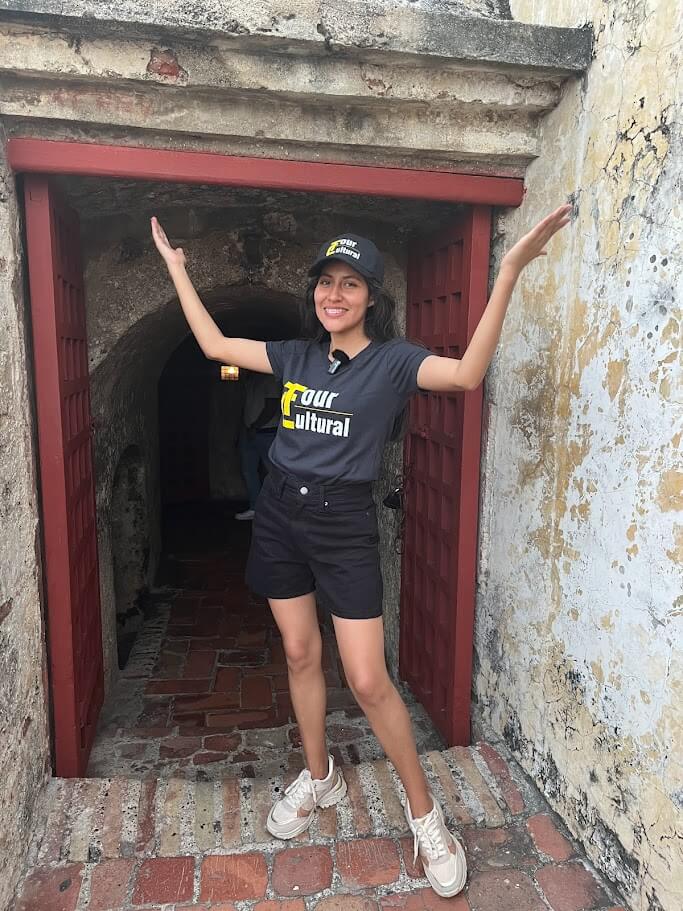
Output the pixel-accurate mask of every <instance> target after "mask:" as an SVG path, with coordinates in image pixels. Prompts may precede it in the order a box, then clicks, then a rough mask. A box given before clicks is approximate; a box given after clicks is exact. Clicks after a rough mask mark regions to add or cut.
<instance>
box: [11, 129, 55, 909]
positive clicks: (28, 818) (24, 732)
mask: <svg viewBox="0 0 683 911" xmlns="http://www.w3.org/2000/svg"><path fill="white" fill-rule="evenodd" d="M21 256H22V251H21V231H20V217H19V201H18V199H17V196H16V187H15V182H14V178H13V176H12V175H11V174H10V173H9V171H8V169H7V165H6V162H5V136H4V132H3V131H2V129H1V128H0V388H1V389H2V399H1V404H0V782H2V784H1V785H0V790H1V791H2V799H0V858H2V876H0V908H6V907H9V901H10V898H11V895H12V891H13V889H14V884H15V882H16V881H17V879H18V877H19V876H20V874H21V871H22V868H23V865H24V862H25V853H26V849H27V847H28V842H29V838H30V836H31V832H32V828H33V826H32V823H33V812H34V809H35V806H36V801H37V800H38V798H39V797H40V794H41V792H42V790H43V787H44V786H45V784H46V781H47V776H48V775H49V771H50V765H49V737H48V724H47V705H46V701H47V694H46V686H45V674H44V667H45V664H44V662H45V650H44V644H43V636H44V629H43V622H42V616H41V599H40V582H41V558H40V533H39V527H38V500H37V492H36V470H35V464H34V456H35V445H34V444H35V439H34V421H33V418H32V415H33V405H32V395H33V393H32V389H31V386H30V380H29V376H28V370H27V358H28V351H27V349H28V333H29V329H28V317H27V311H26V307H27V299H26V295H25V293H24V282H25V275H24V270H23V267H22V261H21Z"/></svg>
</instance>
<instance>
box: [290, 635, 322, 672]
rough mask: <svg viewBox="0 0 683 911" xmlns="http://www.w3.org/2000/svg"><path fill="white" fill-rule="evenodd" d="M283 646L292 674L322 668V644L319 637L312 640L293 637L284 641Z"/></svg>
mask: <svg viewBox="0 0 683 911" xmlns="http://www.w3.org/2000/svg"><path fill="white" fill-rule="evenodd" d="M282 644H283V646H284V650H285V658H286V659H287V668H288V670H289V672H290V673H292V674H301V673H306V672H307V671H310V670H313V669H315V668H318V667H320V666H321V664H322V643H321V641H320V638H319V637H318V638H315V637H313V638H310V639H302V638H297V637H292V638H290V639H284V640H283V643H282Z"/></svg>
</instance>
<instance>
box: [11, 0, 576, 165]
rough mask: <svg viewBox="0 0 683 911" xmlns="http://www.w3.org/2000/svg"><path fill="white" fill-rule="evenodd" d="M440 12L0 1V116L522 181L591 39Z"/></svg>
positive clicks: (129, 137) (361, 6)
mask: <svg viewBox="0 0 683 911" xmlns="http://www.w3.org/2000/svg"><path fill="white" fill-rule="evenodd" d="M486 5H487V6H488V4H486ZM12 9H14V11H15V12H14V13H12V14H11V15H10V11H11V10H12ZM441 9H442V11H441V12H435V10H434V8H433V7H432V6H431V5H417V4H412V3H409V2H406V3H403V4H392V3H357V2H354V0H344V2H343V3H334V4H327V3H326V4H322V5H319V4H314V3H309V4H304V5H302V4H291V5H290V6H289V7H286V6H283V5H282V4H280V3H276V4H273V3H271V4H262V3H259V4H255V3H242V4H233V5H231V7H230V10H229V12H226V11H225V10H224V9H223V7H222V6H220V7H219V5H218V4H214V3H208V4H207V3H205V2H202V3H194V2H189V0H188V2H184V3H180V4H178V3H157V4H155V5H154V6H153V7H149V6H146V5H140V4H138V3H130V2H127V0H121V2H119V3H114V2H112V3H88V2H84V3H83V2H81V3H78V2H76V3H72V4H70V3H61V2H60V3H52V2H44V3H16V4H13V3H7V2H5V3H3V0H0V78H1V79H2V86H3V91H2V96H1V98H0V116H2V117H3V118H5V119H7V121H8V123H9V124H10V126H11V129H12V130H13V131H14V130H16V131H18V132H22V130H23V131H24V132H25V131H26V128H27V126H28V131H29V132H30V133H31V134H32V135H35V131H36V127H37V126H38V123H37V122H38V121H40V122H41V128H42V129H43V130H45V131H46V133H47V134H49V135H51V136H53V137H54V138H57V137H59V136H62V135H64V134H65V133H66V135H70V136H72V137H74V138H76V137H78V136H79V134H80V136H82V135H83V133H82V131H84V130H85V131H86V134H87V136H88V137H89V138H90V139H96V138H100V139H102V138H104V137H103V136H102V135H100V134H101V132H102V131H110V132H111V131H112V130H113V131H114V132H115V134H116V138H117V140H119V141H120V140H121V139H125V141H126V143H127V144H131V143H135V144H139V143H152V144H154V145H156V146H158V145H163V144H165V143H167V142H168V138H169V134H172V135H173V136H174V140H175V142H174V144H175V146H176V147H177V148H184V149H212V150H215V151H223V152H228V153H233V154H234V153H235V152H237V153H240V152H241V153H242V154H256V155H259V156H267V155H271V156H273V157H276V158H283V157H290V156H291V157H295V158H303V159H313V160H327V161H330V160H334V161H354V160H363V161H365V162H370V163H372V162H374V161H378V160H379V161H381V162H382V163H383V164H387V165H389V164H393V165H401V164H406V163H407V164H409V165H410V164H413V166H414V165H415V163H418V164H419V166H421V167H424V166H425V164H427V163H429V165H430V167H443V166H446V167H450V168H454V167H457V168H458V169H460V170H464V171H472V172H477V173H490V172H492V171H493V172H495V173H497V174H502V173H505V174H513V175H515V174H520V173H522V171H523V168H524V166H525V164H526V163H527V162H528V161H530V160H532V159H533V158H534V157H535V155H536V154H537V132H538V119H539V115H540V114H541V113H543V112H544V111H547V110H550V109H551V108H552V107H554V105H555V104H556V103H557V99H558V97H559V91H560V86H561V84H562V82H563V81H564V80H565V79H566V78H567V76H568V74H570V73H572V72H575V71H577V70H580V69H582V68H584V67H585V66H586V65H587V63H588V61H589V59H590V41H591V36H590V33H589V32H588V31H581V30H576V29H565V30H557V29H538V28H536V27H534V26H529V25H523V24H519V23H514V22H511V21H509V20H499V19H492V18H484V17H482V16H478V15H476V16H473V15H470V16H466V17H462V16H456V15H453V12H452V10H451V7H442V8H441ZM492 9H493V10H495V7H493V6H492ZM3 10H4V12H3ZM22 10H23V12H20V11H22ZM27 10H31V11H32V12H26V11H27ZM48 13H54V14H57V13H59V14H60V16H59V17H57V18H55V17H54V16H52V15H47V14H48ZM64 17H65V18H64ZM84 22H87V26H85V27H84V24H83V23H84ZM151 22H154V23H155V25H154V28H151V26H150V23H151ZM98 23H99V25H98ZM115 23H118V24H117V25H116V26H115ZM190 26H192V27H193V28H194V29H195V31H194V32H189V31H188V29H189V28H190ZM197 29H198V30H199V31H197ZM67 124H68V126H66V125H67Z"/></svg>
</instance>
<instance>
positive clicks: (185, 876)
mask: <svg viewBox="0 0 683 911" xmlns="http://www.w3.org/2000/svg"><path fill="white" fill-rule="evenodd" d="M194 875H195V860H194V857H155V858H152V859H150V860H144V861H143V862H142V866H141V867H140V871H139V872H138V876H137V881H136V884H135V891H134V892H133V905H149V904H151V903H152V902H159V904H166V903H168V902H180V901H187V900H188V899H191V898H192V894H193V890H194Z"/></svg>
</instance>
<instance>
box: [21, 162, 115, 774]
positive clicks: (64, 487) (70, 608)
mask: <svg viewBox="0 0 683 911" xmlns="http://www.w3.org/2000/svg"><path fill="white" fill-rule="evenodd" d="M25 202H26V232H27V239H28V264H29V282H30V292H31V320H32V324H33V349H34V364H35V386H36V402H37V411H38V445H39V454H40V490H41V507H42V530H43V547H44V572H45V582H46V596H47V616H46V625H47V642H48V655H49V665H50V691H51V697H52V712H53V727H54V750H55V768H56V773H57V775H60V776H65V777H75V776H81V775H83V774H84V773H85V769H86V766H87V762H88V756H89V753H90V748H91V746H92V742H93V738H94V736H95V727H96V724H97V716H98V713H99V710H100V707H101V705H102V700H103V695H104V686H103V656H102V623H101V616H100V585H99V570H98V561H97V528H96V518H95V484H94V476H93V465H92V448H91V440H90V429H91V423H90V390H89V378H88V348H87V340H86V329H85V301H84V294H83V277H82V273H81V262H80V237H79V227H78V218H77V216H76V215H75V213H74V212H72V211H70V210H69V209H67V208H66V206H65V205H64V204H63V203H61V202H60V200H59V199H58V197H57V195H56V193H55V191H54V189H53V188H52V187H51V186H50V183H49V181H48V179H47V178H46V177H42V176H40V175H35V176H34V175H28V176H27V177H26V178H25Z"/></svg>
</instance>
